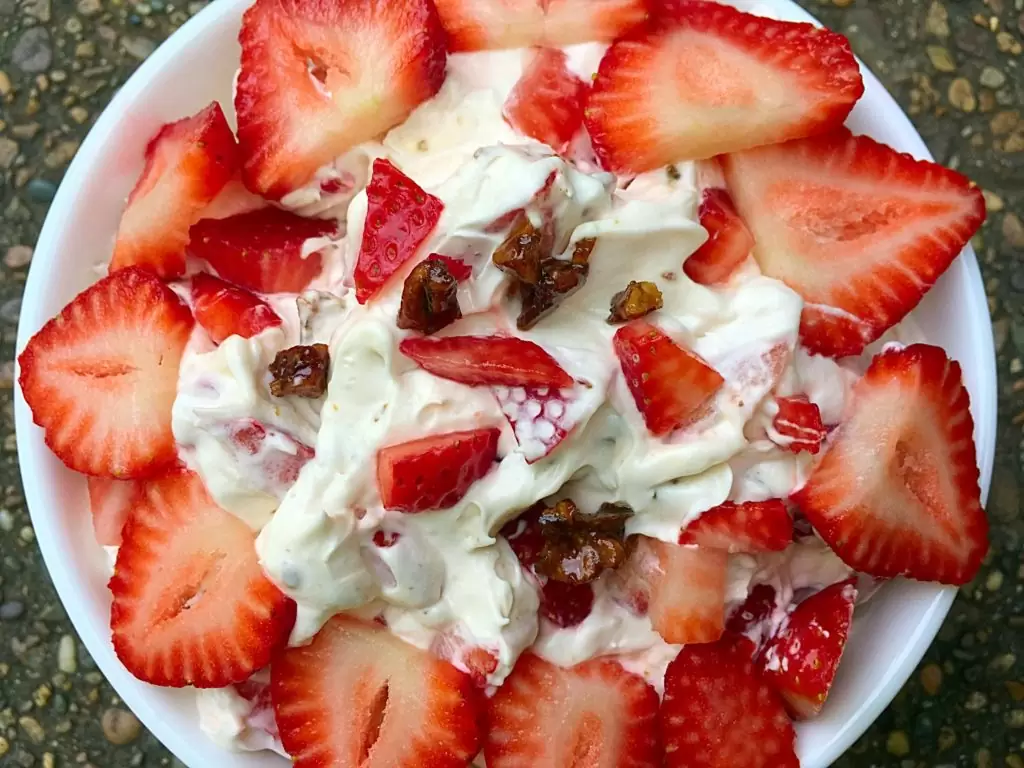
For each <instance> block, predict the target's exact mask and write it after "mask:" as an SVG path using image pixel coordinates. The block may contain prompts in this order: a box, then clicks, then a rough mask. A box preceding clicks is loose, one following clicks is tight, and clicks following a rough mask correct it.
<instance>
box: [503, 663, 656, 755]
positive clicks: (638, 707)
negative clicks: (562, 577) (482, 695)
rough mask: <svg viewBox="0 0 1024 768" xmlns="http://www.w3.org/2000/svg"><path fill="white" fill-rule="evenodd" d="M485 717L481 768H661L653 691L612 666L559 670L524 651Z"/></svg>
mask: <svg viewBox="0 0 1024 768" xmlns="http://www.w3.org/2000/svg"><path fill="white" fill-rule="evenodd" d="M487 714H488V717H487V721H488V726H489V730H488V732H487V734H486V736H485V738H484V759H485V760H486V761H487V768H520V766H584V765H585V766H587V767H588V768H655V767H656V766H660V765H661V755H662V752H661V743H660V738H659V733H658V719H657V718H658V694H657V693H656V692H655V690H654V689H653V688H651V686H650V685H648V684H647V683H646V682H644V680H643V678H641V677H639V676H638V675H634V674H632V673H630V672H627V671H626V670H625V669H623V668H622V666H621V665H619V664H618V663H617V662H615V661H611V660H608V659H595V660H593V661H587V662H584V663H583V664H577V665H576V666H575V667H570V668H565V667H557V666H555V665H554V664H549V663H548V662H546V661H543V660H541V659H540V658H538V657H537V656H534V655H533V654H530V653H527V654H524V655H523V656H521V657H520V658H519V661H518V663H517V664H516V666H515V669H513V670H512V674H511V675H510V676H509V678H508V680H506V681H505V684H504V685H503V686H502V687H501V688H499V689H498V692H497V693H496V694H495V695H494V697H493V698H492V699H491V700H490V702H489V707H488V711H487Z"/></svg>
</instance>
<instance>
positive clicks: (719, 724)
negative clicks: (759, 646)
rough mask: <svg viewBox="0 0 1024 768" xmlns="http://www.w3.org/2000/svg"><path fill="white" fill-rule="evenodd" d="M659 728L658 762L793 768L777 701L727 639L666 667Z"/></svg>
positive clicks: (685, 767)
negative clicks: (662, 746) (662, 747)
mask: <svg viewBox="0 0 1024 768" xmlns="http://www.w3.org/2000/svg"><path fill="white" fill-rule="evenodd" d="M661 728H662V735H663V738H664V739H665V768H738V767H739V766H743V768H800V761H799V760H798V759H797V757H796V753H795V752H794V750H793V743H794V740H795V738H796V734H795V733H794V731H793V724H792V723H791V722H790V720H789V717H788V716H787V715H786V709H785V707H784V706H783V704H782V700H781V699H780V698H779V696H778V695H777V694H776V693H775V692H774V691H773V690H772V689H771V688H770V687H769V686H768V684H767V683H765V681H764V680H762V679H761V678H760V677H759V676H758V674H757V672H756V671H755V669H754V664H753V662H752V661H751V660H750V657H749V655H748V654H747V652H746V646H745V645H744V644H742V643H737V642H736V641H735V640H734V639H733V638H728V639H723V640H722V641H721V642H718V643H715V644H713V645H688V646H686V647H685V648H683V649H682V650H681V651H680V652H679V655H678V656H676V658H675V659H674V660H673V661H672V662H671V663H670V664H669V665H668V670H667V671H666V672H665V696H664V698H663V699H662V702H661Z"/></svg>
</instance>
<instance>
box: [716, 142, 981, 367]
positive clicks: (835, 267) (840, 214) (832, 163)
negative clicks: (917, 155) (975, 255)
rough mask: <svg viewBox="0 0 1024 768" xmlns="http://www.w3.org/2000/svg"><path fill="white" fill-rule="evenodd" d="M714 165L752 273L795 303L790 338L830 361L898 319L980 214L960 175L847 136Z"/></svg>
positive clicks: (973, 191) (974, 191) (976, 195)
mask: <svg viewBox="0 0 1024 768" xmlns="http://www.w3.org/2000/svg"><path fill="white" fill-rule="evenodd" d="M722 167H723V168H724V170H725V175H726V179H727V181H728V184H729V190H730V192H732V196H733V200H735V202H736V208H737V209H738V210H739V212H740V215H741V216H742V217H743V219H744V220H745V221H746V223H747V226H749V227H750V230H751V232H753V234H754V240H755V241H756V245H755V246H754V258H756V259H757V263H758V264H759V265H760V267H761V271H762V272H764V273H765V274H766V275H768V276H769V277H774V278H778V279H779V280H782V281H783V282H785V283H786V284H787V285H788V286H789V287H790V288H792V289H793V290H795V291H796V292H797V293H799V294H800V295H801V296H802V297H803V298H804V301H805V305H804V311H803V315H802V317H801V323H800V340H801V341H802V342H803V344H804V346H806V347H807V348H808V349H809V350H810V351H811V352H814V353H816V354H821V355H828V356H831V357H842V356H845V355H855V354H860V353H861V352H862V351H863V349H864V347H865V346H866V345H867V344H869V343H871V342H872V341H874V340H875V339H877V338H878V337H879V336H881V335H882V334H883V333H884V332H885V331H886V330H887V329H888V328H890V327H892V326H893V325H895V324H896V323H897V322H899V321H900V320H902V319H903V317H904V316H905V315H906V314H907V313H908V312H909V311H910V310H911V309H913V308H914V307H915V306H916V305H917V303H918V302H919V301H920V300H921V297H922V296H924V294H925V293H926V292H927V291H928V290H929V289H930V288H931V287H932V285H933V284H934V283H935V281H936V280H937V279H938V278H939V276H940V275H941V274H942V273H943V272H945V271H946V269H947V268H948V267H949V265H950V264H951V263H952V262H953V259H955V258H956V257H957V255H958V254H959V253H960V251H961V249H963V247H964V245H965V244H966V243H967V242H968V241H969V240H970V239H971V237H972V236H973V235H974V233H975V232H976V231H977V230H978V227H980V226H981V222H982V221H983V220H984V218H985V203H984V199H983V198H982V195H981V190H980V189H978V188H977V187H974V186H972V185H971V183H970V182H969V181H968V180H967V179H966V178H964V177H963V176H961V175H960V174H959V173H956V172H954V171H950V170H947V169H946V168H943V167H942V166H939V165H936V164H934V163H927V162H923V161H920V160H915V159H913V158H912V157H910V155H904V154H900V153H899V152H897V151H896V150H894V149H891V148H890V147H887V146H885V145H884V144H879V143H878V142H876V141H873V140H872V139H869V138H867V137H866V136H853V135H852V134H850V133H849V131H847V130H845V129H843V130H838V131H835V132H833V133H830V134H828V135H825V136H818V137H816V138H812V139H804V140H801V141H792V142H788V143H786V144H780V145H777V146H772V147H762V148H761V149H755V150H751V151H749V152H741V153H738V154H734V155H729V156H727V157H724V158H722Z"/></svg>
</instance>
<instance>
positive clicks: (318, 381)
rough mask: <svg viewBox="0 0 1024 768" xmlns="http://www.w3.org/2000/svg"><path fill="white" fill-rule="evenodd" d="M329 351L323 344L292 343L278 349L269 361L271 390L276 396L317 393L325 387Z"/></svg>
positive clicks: (302, 395) (312, 394)
mask: <svg viewBox="0 0 1024 768" xmlns="http://www.w3.org/2000/svg"><path fill="white" fill-rule="evenodd" d="M330 361H331V353H330V350H328V348H327V345H326V344H313V345H312V346H308V347H306V346H299V347H291V348H290V349H282V350H281V351H280V352H278V353H277V356H276V357H275V358H274V362H272V363H271V364H270V375H271V376H273V377H274V378H273V380H272V381H271V382H270V394H272V395H274V396H275V397H285V396H287V395H296V396H297V397H309V398H316V397H320V396H321V395H322V394H324V393H325V392H326V391H327V369H328V366H329V365H330Z"/></svg>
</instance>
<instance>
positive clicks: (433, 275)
mask: <svg viewBox="0 0 1024 768" xmlns="http://www.w3.org/2000/svg"><path fill="white" fill-rule="evenodd" d="M458 290H459V283H458V281H457V280H456V279H455V278H454V277H453V276H452V273H451V272H449V271H448V265H447V264H445V262H444V260H442V259H434V258H430V259H426V260H425V261H422V262H421V263H419V264H417V265H416V267H415V269H413V271H412V272H410V273H409V277H407V278H406V279H405V286H404V287H403V288H402V304H401V306H400V307H399V308H398V323H397V324H398V327H399V328H404V329H405V330H408V331H420V332H421V333H426V334H430V333H436V332H437V331H439V330H441V329H442V328H444V327H445V326H448V325H451V324H452V323H454V322H455V321H456V320H458V319H459V318H460V317H462V310H461V309H460V308H459V298H458Z"/></svg>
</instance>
